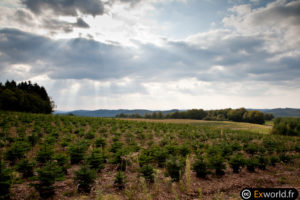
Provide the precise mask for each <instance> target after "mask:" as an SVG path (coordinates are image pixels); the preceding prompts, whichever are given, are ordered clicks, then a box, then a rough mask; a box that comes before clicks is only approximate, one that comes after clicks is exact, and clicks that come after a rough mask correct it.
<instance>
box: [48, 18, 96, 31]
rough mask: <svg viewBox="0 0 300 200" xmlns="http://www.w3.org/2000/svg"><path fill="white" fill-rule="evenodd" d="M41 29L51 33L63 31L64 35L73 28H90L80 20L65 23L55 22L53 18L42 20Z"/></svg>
mask: <svg viewBox="0 0 300 200" xmlns="http://www.w3.org/2000/svg"><path fill="white" fill-rule="evenodd" d="M42 24H43V27H44V28H46V29H47V30H51V31H52V32H53V31H54V32H57V31H59V30H62V31H64V32H65V33H68V32H72V31H73V28H74V27H78V28H89V27H90V26H89V25H88V24H87V23H86V22H85V21H84V20H83V19H81V18H77V21H76V22H75V23H71V22H66V21H62V20H56V19H53V18H50V19H47V18H45V19H43V23H42Z"/></svg>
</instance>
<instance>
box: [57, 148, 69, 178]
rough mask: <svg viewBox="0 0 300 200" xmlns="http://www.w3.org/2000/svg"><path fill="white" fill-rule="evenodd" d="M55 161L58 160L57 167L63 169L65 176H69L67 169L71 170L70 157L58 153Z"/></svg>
mask: <svg viewBox="0 0 300 200" xmlns="http://www.w3.org/2000/svg"><path fill="white" fill-rule="evenodd" d="M53 159H54V160H56V162H57V165H58V166H59V167H61V169H62V171H63V172H64V174H67V172H68V171H67V169H68V168H69V157H68V156H67V155H66V154H63V153H58V154H56V155H54V156H53Z"/></svg>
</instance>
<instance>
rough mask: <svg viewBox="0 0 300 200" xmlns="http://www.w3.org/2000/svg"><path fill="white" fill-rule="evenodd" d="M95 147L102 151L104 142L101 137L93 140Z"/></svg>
mask: <svg viewBox="0 0 300 200" xmlns="http://www.w3.org/2000/svg"><path fill="white" fill-rule="evenodd" d="M95 145H96V147H101V148H102V149H103V148H104V147H105V146H106V141H105V139H104V138H103V137H99V138H97V139H96V140H95Z"/></svg>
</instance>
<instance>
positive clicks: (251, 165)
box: [245, 158, 258, 172]
mask: <svg viewBox="0 0 300 200" xmlns="http://www.w3.org/2000/svg"><path fill="white" fill-rule="evenodd" d="M245 164H246V167H247V169H248V171H249V172H255V168H256V167H257V166H258V160H257V159H256V158H250V159H247V160H245Z"/></svg>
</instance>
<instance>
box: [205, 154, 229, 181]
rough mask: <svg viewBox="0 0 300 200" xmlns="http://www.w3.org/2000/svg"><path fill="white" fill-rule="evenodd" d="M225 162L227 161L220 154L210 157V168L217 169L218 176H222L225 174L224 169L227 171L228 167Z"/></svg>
mask: <svg viewBox="0 0 300 200" xmlns="http://www.w3.org/2000/svg"><path fill="white" fill-rule="evenodd" d="M224 162H225V159H224V158H223V157H222V156H221V155H220V154H217V155H215V156H211V157H209V163H210V167H211V168H212V169H215V170H216V174H217V175H220V176H222V175H224V174H225V172H224V169H226V165H225V163H224Z"/></svg>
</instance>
